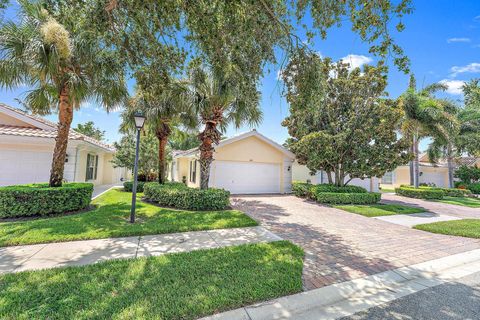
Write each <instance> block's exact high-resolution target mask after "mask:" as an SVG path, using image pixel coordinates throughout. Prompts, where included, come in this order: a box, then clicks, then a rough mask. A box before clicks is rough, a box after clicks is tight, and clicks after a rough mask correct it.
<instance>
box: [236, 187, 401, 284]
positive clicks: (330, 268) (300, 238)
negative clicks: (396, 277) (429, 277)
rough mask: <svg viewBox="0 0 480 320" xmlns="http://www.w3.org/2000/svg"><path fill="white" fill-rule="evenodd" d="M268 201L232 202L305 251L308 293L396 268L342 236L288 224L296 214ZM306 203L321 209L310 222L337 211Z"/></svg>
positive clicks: (302, 224)
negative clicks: (367, 253)
mask: <svg viewBox="0 0 480 320" xmlns="http://www.w3.org/2000/svg"><path fill="white" fill-rule="evenodd" d="M284 197H285V196H284ZM268 198H270V196H267V199H265V200H259V199H258V198H254V197H241V198H235V197H234V199H233V201H232V202H233V203H234V208H237V209H239V210H242V211H244V212H245V213H247V214H248V215H250V216H251V217H252V218H254V219H255V220H257V221H259V222H261V225H262V226H264V227H266V228H267V229H269V230H270V231H272V232H274V233H275V234H277V235H279V236H280V237H282V238H283V239H285V240H290V241H292V242H293V243H295V244H297V245H299V246H300V247H302V248H303V249H304V251H305V258H304V269H303V281H304V288H305V289H306V290H310V289H313V288H318V287H322V286H326V285H330V284H333V283H337V282H343V281H348V280H352V279H355V278H360V277H364V276H366V275H371V274H375V273H379V272H382V271H386V270H390V269H394V268H396V267H397V266H395V265H393V264H392V263H391V262H389V261H387V260H385V259H381V258H370V257H366V256H364V255H362V254H361V253H360V252H359V251H358V250H356V248H355V246H354V245H353V244H352V243H350V242H348V241H346V240H345V239H344V238H342V236H341V234H334V233H332V232H329V231H328V230H326V229H322V228H318V227H313V226H312V225H311V224H309V223H292V222H288V221H285V220H286V219H282V218H287V217H289V216H292V215H293V214H294V213H292V212H288V211H287V210H285V209H284V208H282V207H281V206H278V205H275V204H271V203H268ZM295 200H297V199H295ZM303 201H304V202H307V203H309V204H312V205H315V206H317V207H318V209H319V210H318V212H315V215H312V217H311V219H322V215H321V213H322V209H327V208H328V209H329V210H336V209H332V208H329V207H326V206H323V205H321V204H317V203H315V202H311V201H308V200H303ZM282 220H283V221H282ZM346 223H347V222H346ZM359 232H361V231H359Z"/></svg>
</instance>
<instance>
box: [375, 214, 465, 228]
mask: <svg viewBox="0 0 480 320" xmlns="http://www.w3.org/2000/svg"><path fill="white" fill-rule="evenodd" d="M373 219H378V220H382V221H386V222H390V223H394V224H398V225H401V226H405V227H409V228H411V227H413V226H416V225H417V224H423V223H434V222H440V221H451V220H461V219H462V218H459V217H454V216H449V215H447V214H438V213H433V212H422V213H411V214H397V215H391V216H380V217H374V218H373Z"/></svg>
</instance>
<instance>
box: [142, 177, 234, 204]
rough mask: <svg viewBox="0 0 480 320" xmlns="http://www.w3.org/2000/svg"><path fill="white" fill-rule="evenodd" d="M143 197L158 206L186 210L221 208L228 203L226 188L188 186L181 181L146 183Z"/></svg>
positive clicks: (228, 197)
mask: <svg viewBox="0 0 480 320" xmlns="http://www.w3.org/2000/svg"><path fill="white" fill-rule="evenodd" d="M144 197H145V199H146V200H149V201H152V202H155V203H157V204H158V205H160V206H166V207H173V208H178V209H186V210H223V209H226V208H227V207H228V206H229V205H230V192H228V191H226V190H223V189H214V188H210V189H207V190H201V189H196V188H188V187H187V186H185V185H184V184H182V183H180V184H170V183H168V184H164V185H160V184H158V183H156V182H149V183H146V184H145V186H144Z"/></svg>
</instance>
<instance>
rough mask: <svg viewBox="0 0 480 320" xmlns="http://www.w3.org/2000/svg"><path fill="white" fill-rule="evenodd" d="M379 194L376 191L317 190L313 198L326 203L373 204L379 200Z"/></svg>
mask: <svg viewBox="0 0 480 320" xmlns="http://www.w3.org/2000/svg"><path fill="white" fill-rule="evenodd" d="M381 196H382V195H381V194H380V193H378V192H357V193H341V192H319V193H316V194H315V200H316V201H317V202H320V203H327V204H374V203H377V202H379V201H380V199H381Z"/></svg>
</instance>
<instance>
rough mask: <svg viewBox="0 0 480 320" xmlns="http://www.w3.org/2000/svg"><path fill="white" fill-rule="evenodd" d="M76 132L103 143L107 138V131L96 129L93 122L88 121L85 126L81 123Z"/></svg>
mask: <svg viewBox="0 0 480 320" xmlns="http://www.w3.org/2000/svg"><path fill="white" fill-rule="evenodd" d="M74 130H75V131H77V132H80V133H81V134H84V135H86V136H87V137H91V138H94V139H97V140H98V141H103V139H104V138H105V131H104V130H100V128H98V127H96V126H95V123H94V122H93V121H87V122H85V123H83V124H82V123H79V124H78V125H77V127H76V128H75V129H74Z"/></svg>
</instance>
